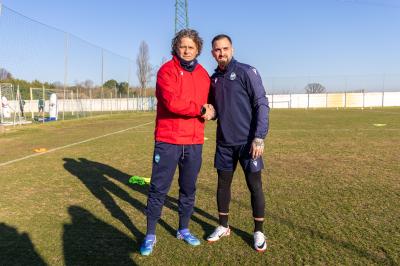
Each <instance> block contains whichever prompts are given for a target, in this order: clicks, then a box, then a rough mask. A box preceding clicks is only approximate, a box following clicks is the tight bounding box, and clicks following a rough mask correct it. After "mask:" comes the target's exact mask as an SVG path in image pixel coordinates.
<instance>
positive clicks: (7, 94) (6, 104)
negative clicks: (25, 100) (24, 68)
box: [0, 83, 17, 125]
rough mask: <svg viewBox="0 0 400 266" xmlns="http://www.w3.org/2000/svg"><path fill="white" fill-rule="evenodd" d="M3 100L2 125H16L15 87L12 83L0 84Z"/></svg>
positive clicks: (0, 93) (0, 96) (0, 114)
mask: <svg viewBox="0 0 400 266" xmlns="http://www.w3.org/2000/svg"><path fill="white" fill-rule="evenodd" d="M0 99H1V107H0V108H1V110H0V116H1V124H3V125H7V124H11V125H13V124H15V119H16V117H15V111H16V109H17V106H16V101H15V94H14V88H13V85H12V84H10V83H0Z"/></svg>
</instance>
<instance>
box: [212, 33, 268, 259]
mask: <svg viewBox="0 0 400 266" xmlns="http://www.w3.org/2000/svg"><path fill="white" fill-rule="evenodd" d="M212 54H213V56H214V58H215V60H216V61H217V63H218V68H217V69H216V70H215V73H214V74H213V75H212V77H211V90H210V99H209V102H210V103H211V104H212V105H213V106H214V108H215V111H216V118H217V119H218V121H217V147H216V154H215V168H217V171H218V189H217V205H218V213H219V226H218V227H217V228H216V229H215V231H214V232H213V233H212V234H211V235H210V236H209V237H208V238H207V239H208V241H209V242H214V241H217V240H219V239H220V238H221V237H222V236H228V235H229V234H230V229H229V226H228V214H229V202H230V199H231V188H230V187H231V183H232V178H233V174H234V171H235V169H236V166H237V163H238V162H240V165H241V167H242V169H243V171H244V173H245V176H246V183H247V186H248V188H249V190H250V192H251V206H252V209H253V218H254V225H255V226H254V248H255V249H256V250H257V251H260V252H262V251H265V250H266V247H267V244H266V240H265V236H264V234H263V222H264V213H265V210H264V209H265V200H264V193H263V189H262V182H261V170H262V169H263V168H264V163H263V160H262V157H261V156H262V154H263V151H264V138H265V137H266V135H267V132H268V124H269V106H268V98H267V97H266V92H265V89H264V87H263V84H262V81H261V77H260V74H259V73H258V71H257V70H256V69H255V68H254V67H252V66H249V65H246V64H242V63H239V62H238V61H236V60H235V59H234V58H233V47H232V41H231V38H230V37H229V36H227V35H224V34H221V35H218V36H216V37H214V39H213V40H212ZM211 118H212V117H207V118H206V119H211Z"/></svg>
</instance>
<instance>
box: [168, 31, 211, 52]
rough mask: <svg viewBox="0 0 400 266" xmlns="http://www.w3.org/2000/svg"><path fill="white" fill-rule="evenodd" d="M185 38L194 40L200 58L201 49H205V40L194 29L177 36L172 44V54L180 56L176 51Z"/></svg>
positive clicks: (181, 32)
mask: <svg viewBox="0 0 400 266" xmlns="http://www.w3.org/2000/svg"><path fill="white" fill-rule="evenodd" d="M185 37H187V38H190V39H192V40H193V42H194V43H195V44H196V46H197V50H198V52H199V53H198V54H197V56H199V55H200V53H201V49H202V48H203V39H202V38H201V37H200V36H199V33H198V32H197V31H196V30H193V29H183V30H180V31H178V32H177V33H176V34H175V36H174V38H173V39H172V42H171V54H172V55H178V54H177V52H176V51H177V49H178V46H179V44H180V41H181V39H182V38H185Z"/></svg>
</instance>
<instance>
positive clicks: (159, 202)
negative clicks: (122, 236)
mask: <svg viewBox="0 0 400 266" xmlns="http://www.w3.org/2000/svg"><path fill="white" fill-rule="evenodd" d="M202 149H203V145H202V144H193V145H179V144H169V143H165V142H158V141H156V143H155V146H154V155H153V169H152V175H151V182H150V188H149V193H148V198H147V208H146V215H147V234H155V231H156V224H157V222H158V220H159V219H160V217H161V211H162V207H163V206H164V201H165V197H166V196H167V194H168V191H169V189H170V187H171V184H172V180H173V177H174V174H175V170H176V167H177V166H178V167H179V179H178V182H179V200H178V212H179V229H185V228H188V226H189V220H190V216H191V215H192V213H193V207H194V203H195V195H196V181H197V175H198V173H199V171H200V167H201V160H202V158H201V153H202Z"/></svg>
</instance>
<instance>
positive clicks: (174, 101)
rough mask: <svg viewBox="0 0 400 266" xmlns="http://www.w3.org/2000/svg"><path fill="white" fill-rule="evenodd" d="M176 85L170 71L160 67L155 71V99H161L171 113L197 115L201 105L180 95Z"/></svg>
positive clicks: (175, 79)
mask: <svg viewBox="0 0 400 266" xmlns="http://www.w3.org/2000/svg"><path fill="white" fill-rule="evenodd" d="M178 86H179V84H178V79H177V77H176V76H175V75H174V74H173V73H171V71H169V70H167V69H163V68H161V69H160V70H159V71H158V73H157V84H156V89H157V91H156V96H157V100H158V101H161V102H162V104H163V105H164V106H165V107H166V108H167V109H168V111H170V112H171V113H174V114H178V115H184V116H188V117H199V116H200V110H201V105H199V104H197V103H195V102H193V101H191V99H186V98H182V97H180V95H179V91H178V90H179V89H178Z"/></svg>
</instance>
